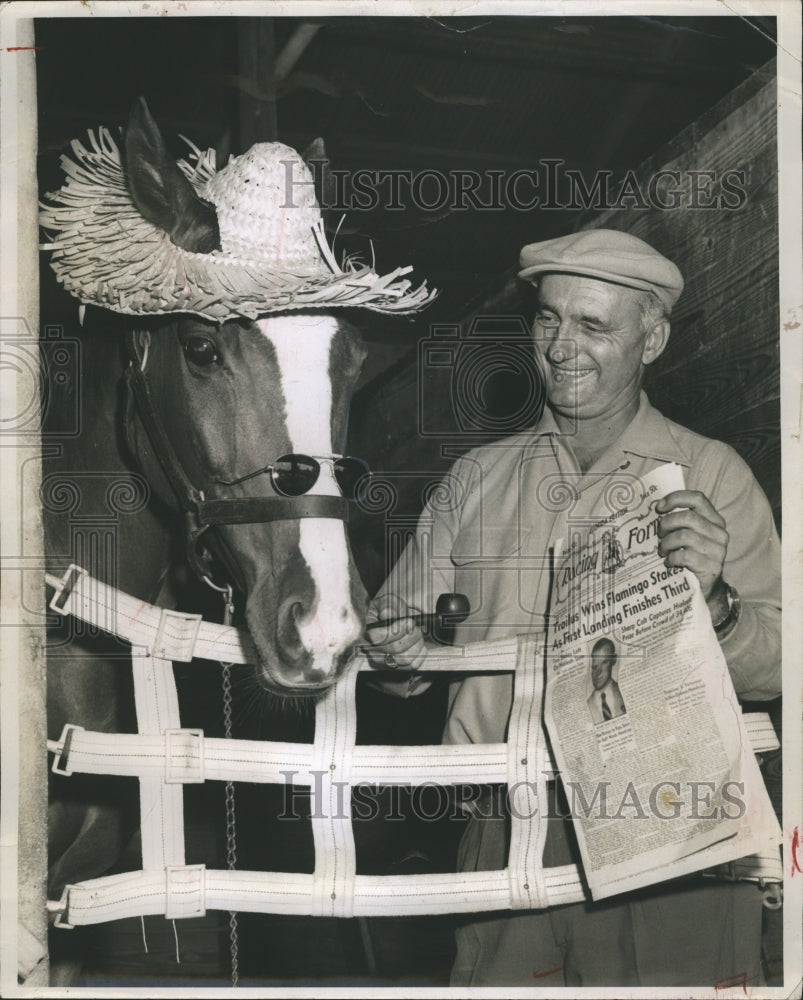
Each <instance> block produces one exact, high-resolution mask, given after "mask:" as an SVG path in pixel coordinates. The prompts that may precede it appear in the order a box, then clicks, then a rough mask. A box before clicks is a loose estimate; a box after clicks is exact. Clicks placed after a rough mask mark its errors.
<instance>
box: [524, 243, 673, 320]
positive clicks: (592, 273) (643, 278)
mask: <svg viewBox="0 0 803 1000" xmlns="http://www.w3.org/2000/svg"><path fill="white" fill-rule="evenodd" d="M519 266H520V267H521V270H520V271H519V277H520V278H524V279H530V280H531V279H532V278H533V277H534V276H535V275H537V274H544V273H545V272H547V271H558V272H560V273H562V274H583V275H586V276H588V277H590V278H599V280H600V281H612V282H613V283H614V284H617V285H626V286H627V287H628V288H640V289H643V290H645V291H649V292H655V294H656V295H657V296H658V298H659V299H660V300H661V302H662V303H663V304H664V307H665V308H666V311H667V312H670V311H671V309H672V306H673V305H674V304H675V302H677V300H678V299H679V298H680V293H681V292H682V291H683V275H682V274H681V273H680V271H679V270H678V268H677V266H676V265H675V264H673V263H672V261H671V260H667V258H666V257H664V256H663V255H662V254H660V253H658V251H657V250H654V249H653V248H652V247H651V246H650V245H649V243H645V242H644V240H640V239H639V238H638V237H637V236H631V234H630V233H622V232H619V230H618V229H587V230H584V231H583V232H581V233H572V234H571V235H570V236H560V237H558V238H557V239H555V240H545V241H544V242H542V243H530V244H528V245H527V246H526V247H524V248H523V249H522V251H521V255H520V257H519Z"/></svg>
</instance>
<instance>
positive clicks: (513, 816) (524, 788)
mask: <svg viewBox="0 0 803 1000" xmlns="http://www.w3.org/2000/svg"><path fill="white" fill-rule="evenodd" d="M539 639H540V640H541V641H540V642H539V641H538V640H539ZM543 693H544V658H543V637H540V636H535V635H532V636H529V635H522V636H519V652H518V662H517V664H516V673H515V676H514V680H513V709H512V711H511V713H510V723H509V726H508V737H507V751H508V777H507V783H508V797H509V802H510V852H509V854H508V877H509V881H510V905H511V907H512V908H513V909H514V910H521V909H525V910H534V909H542V908H543V907H545V906H548V905H549V900H548V892H547V886H546V872H545V870H544V867H543V863H542V859H543V854H544V844H545V843H546V834H547V820H546V815H545V814H546V809H545V807H544V804H545V803H546V801H547V797H546V782H547V775H546V773H545V772H546V769H547V754H546V735H545V732H544V726H543V722H542V719H541V709H542V705H543Z"/></svg>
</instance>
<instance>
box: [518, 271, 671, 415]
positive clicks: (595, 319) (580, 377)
mask: <svg viewBox="0 0 803 1000" xmlns="http://www.w3.org/2000/svg"><path fill="white" fill-rule="evenodd" d="M641 301H642V293H641V292H639V291H638V290H637V289H633V288H625V287H624V286H622V285H613V284H611V283H610V282H607V281H597V280H596V279H595V278H586V277H584V276H582V275H575V274H547V275H545V276H544V277H543V278H542V279H541V280H540V282H539V286H538V297H537V306H536V313H535V321H534V323H533V336H534V339H535V344H536V350H537V351H538V353H539V354H540V355H541V358H542V359H543V362H544V369H545V375H546V387H547V398H548V400H549V405H550V406H551V407H552V409H553V410H557V411H558V412H559V413H561V414H563V415H565V416H567V417H572V418H574V419H577V420H587V419H592V418H598V417H605V416H613V415H614V414H615V413H616V412H617V411H619V410H621V409H623V408H625V407H626V406H627V405H628V404H629V403H631V402H632V401H633V399H634V398H636V397H637V396H638V393H639V390H640V389H641V382H642V377H643V371H644V367H643V366H644V365H645V364H649V362H650V361H653V360H654V359H655V358H656V357H657V356H658V355H659V354H660V353H661V350H662V349H663V346H664V341H665V338H664V337H662V336H659V337H658V338H657V339H658V340H660V344H659V343H657V342H656V336H655V333H654V332H653V333H651V332H650V331H645V330H644V324H643V321H642V312H641V308H640V303H641Z"/></svg>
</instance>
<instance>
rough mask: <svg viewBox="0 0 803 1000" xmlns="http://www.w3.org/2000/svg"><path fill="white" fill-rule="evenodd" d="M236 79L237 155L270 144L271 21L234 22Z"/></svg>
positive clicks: (274, 127) (273, 125)
mask: <svg viewBox="0 0 803 1000" xmlns="http://www.w3.org/2000/svg"><path fill="white" fill-rule="evenodd" d="M237 49H238V53H239V56H238V58H239V77H240V88H239V89H240V143H239V146H240V152H241V153H244V152H245V151H246V150H248V149H250V148H251V146H253V145H254V143H255V142H274V141H275V140H276V138H277V136H278V131H279V129H278V120H277V116H276V83H275V72H274V66H275V52H274V39H273V18H270V17H243V18H240V19H238V21H237Z"/></svg>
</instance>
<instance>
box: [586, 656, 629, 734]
mask: <svg viewBox="0 0 803 1000" xmlns="http://www.w3.org/2000/svg"><path fill="white" fill-rule="evenodd" d="M616 660H617V653H616V646H615V645H614V643H613V641H612V640H611V639H597V641H596V642H595V643H594V645H593V646H592V647H591V683H592V684H593V685H594V690H593V691H592V692H591V694H590V695H589V696H588V708H589V711H590V712H591V718H592V719H593V720H594V725H595V726H600V725H602V723H603V722H608V721H609V720H610V719H615V718H617V716H620V715H624V714H625V713H626V712H627V708H626V707H625V703H624V699H623V698H622V692H621V691H620V690H619V685H618V684H617V683H616V681H615V680H614V679H613V676H612V673H613V668H614V666H615V664H616Z"/></svg>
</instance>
